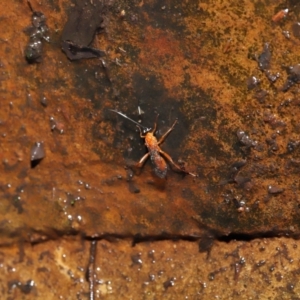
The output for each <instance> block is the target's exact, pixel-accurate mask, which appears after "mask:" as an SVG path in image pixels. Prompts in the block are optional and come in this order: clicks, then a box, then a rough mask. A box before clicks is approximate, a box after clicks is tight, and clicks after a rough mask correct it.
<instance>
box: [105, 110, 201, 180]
mask: <svg viewBox="0 0 300 300" xmlns="http://www.w3.org/2000/svg"><path fill="white" fill-rule="evenodd" d="M110 110H111V111H112V112H115V113H117V114H119V115H120V116H122V117H124V118H125V119H127V120H130V121H131V122H133V123H134V124H136V126H137V127H138V128H139V130H140V137H141V138H143V139H145V145H146V147H147V149H148V152H147V153H146V154H145V155H144V156H143V157H142V158H141V159H140V161H139V162H138V163H137V164H136V165H135V166H136V167H138V168H141V167H142V166H143V165H144V163H145V162H146V160H147V159H148V158H149V156H150V159H151V162H152V164H153V166H154V172H155V174H156V175H157V176H158V177H160V178H165V177H166V175H167V170H168V166H167V163H166V160H167V161H168V162H169V163H170V165H171V166H172V167H173V168H174V169H175V170H177V171H179V172H183V173H186V174H189V175H191V176H194V177H196V175H195V174H193V173H190V172H188V171H186V170H185V169H184V168H181V167H180V166H178V165H177V164H176V163H175V162H174V161H173V159H172V158H171V156H170V155H169V154H167V153H166V152H164V151H163V150H161V148H160V145H161V144H162V143H163V142H164V141H165V139H166V138H167V136H168V135H169V134H170V132H171V131H172V130H173V129H174V127H175V125H176V123H177V119H176V120H175V121H174V123H173V125H172V126H171V127H170V128H169V129H168V130H167V132H166V133H165V134H164V135H163V136H162V137H161V138H160V139H159V140H157V138H156V137H155V131H156V127H157V124H156V123H157V118H158V115H157V117H156V121H155V123H154V126H153V128H152V129H151V128H147V127H145V126H143V125H141V124H139V123H138V122H136V121H134V120H132V119H130V118H129V117H127V116H126V115H125V114H123V113H121V112H119V111H117V110H113V109H110Z"/></svg>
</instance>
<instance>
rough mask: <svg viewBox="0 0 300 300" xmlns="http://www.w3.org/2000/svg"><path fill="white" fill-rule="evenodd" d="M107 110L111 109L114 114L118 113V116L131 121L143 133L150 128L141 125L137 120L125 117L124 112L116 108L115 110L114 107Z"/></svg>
mask: <svg viewBox="0 0 300 300" xmlns="http://www.w3.org/2000/svg"><path fill="white" fill-rule="evenodd" d="M109 110H110V111H112V112H114V113H116V114H118V115H120V116H122V117H123V118H125V119H127V120H129V121H131V122H132V123H134V124H136V125H137V126H138V127H139V128H141V129H142V131H143V133H146V132H148V131H150V130H151V128H148V127H146V126H143V125H141V124H140V123H138V122H136V121H134V120H132V119H130V118H129V117H127V116H126V115H125V114H123V113H122V112H120V111H117V110H115V109H109Z"/></svg>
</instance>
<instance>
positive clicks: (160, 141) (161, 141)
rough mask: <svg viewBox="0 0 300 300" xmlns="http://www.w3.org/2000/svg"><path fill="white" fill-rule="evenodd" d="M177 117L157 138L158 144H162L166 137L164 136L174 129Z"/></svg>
mask: <svg viewBox="0 0 300 300" xmlns="http://www.w3.org/2000/svg"><path fill="white" fill-rule="evenodd" d="M177 121H178V120H177V119H176V120H175V121H174V123H173V125H172V126H171V127H170V128H169V129H168V131H167V132H166V133H165V134H164V135H163V136H162V137H161V138H160V139H159V141H158V145H160V144H162V143H163V142H164V140H165V139H166V137H167V136H168V134H169V133H170V132H171V131H172V130H173V129H174V127H175V124H176V123H177Z"/></svg>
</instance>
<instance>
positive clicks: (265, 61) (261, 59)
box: [257, 43, 272, 71]
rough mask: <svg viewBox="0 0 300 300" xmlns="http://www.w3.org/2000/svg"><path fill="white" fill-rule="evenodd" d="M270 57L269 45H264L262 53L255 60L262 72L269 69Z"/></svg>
mask: <svg viewBox="0 0 300 300" xmlns="http://www.w3.org/2000/svg"><path fill="white" fill-rule="evenodd" d="M271 56H272V55H271V51H270V45H269V43H265V46H264V50H263V52H262V53H261V54H260V55H259V56H258V58H257V63H258V67H259V68H260V69H261V70H262V71H264V70H268V69H269V68H270V62H271Z"/></svg>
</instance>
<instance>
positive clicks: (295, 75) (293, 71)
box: [281, 64, 300, 92]
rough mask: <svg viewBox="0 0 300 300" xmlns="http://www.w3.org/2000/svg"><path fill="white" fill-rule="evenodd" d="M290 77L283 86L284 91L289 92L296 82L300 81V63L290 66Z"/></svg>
mask: <svg viewBox="0 0 300 300" xmlns="http://www.w3.org/2000/svg"><path fill="white" fill-rule="evenodd" d="M287 71H288V74H289V75H288V78H287V80H286V82H285V84H284V85H283V87H282V89H281V90H282V91H283V92H287V91H288V90H289V89H290V88H291V87H292V86H293V85H294V84H296V83H299V82H300V64H297V65H294V66H291V67H289V68H288V70H287Z"/></svg>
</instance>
